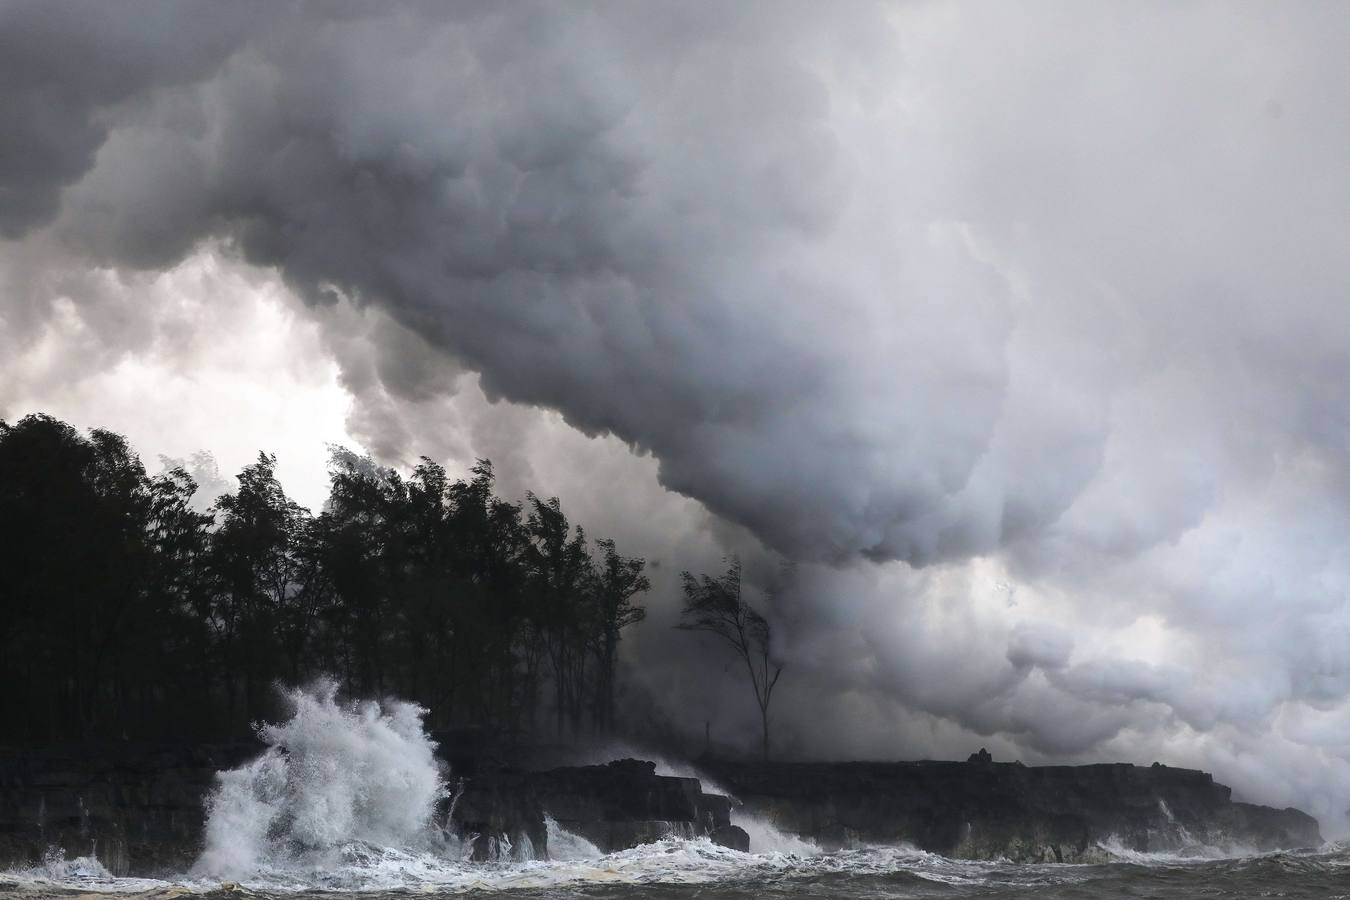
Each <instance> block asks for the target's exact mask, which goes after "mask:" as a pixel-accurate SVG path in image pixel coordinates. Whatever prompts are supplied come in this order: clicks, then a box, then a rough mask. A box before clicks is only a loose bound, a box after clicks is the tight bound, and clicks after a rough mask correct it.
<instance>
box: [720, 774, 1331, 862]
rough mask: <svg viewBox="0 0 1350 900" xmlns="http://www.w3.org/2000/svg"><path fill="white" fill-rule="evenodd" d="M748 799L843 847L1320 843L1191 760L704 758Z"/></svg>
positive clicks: (1044, 854)
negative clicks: (1179, 763) (1182, 764)
mask: <svg viewBox="0 0 1350 900" xmlns="http://www.w3.org/2000/svg"><path fill="white" fill-rule="evenodd" d="M702 765H703V767H704V769H705V770H707V771H708V774H709V775H711V776H713V777H714V778H716V779H717V780H718V782H719V783H721V784H724V785H726V786H727V787H728V788H730V789H731V790H732V792H733V793H735V795H736V797H737V798H738V799H739V800H741V801H742V802H743V803H744V804H745V806H746V809H747V810H749V811H750V812H752V813H756V814H758V815H762V816H764V817H766V818H768V819H769V820H770V821H772V822H773V823H774V825H775V826H776V827H778V828H780V829H782V830H784V831H788V832H792V833H794V834H798V835H802V836H804V837H808V838H810V839H812V840H814V841H816V842H817V843H819V844H821V845H822V846H824V847H826V848H827V849H829V848H839V847H845V846H850V845H853V844H856V843H859V842H867V843H873V842H875V843H897V842H907V843H911V844H914V845H915V846H918V847H920V848H921V849H924V850H929V851H932V852H935V853H941V854H944V855H947V856H956V857H966V858H976V859H990V858H997V857H1006V858H1008V859H1011V860H1014V861H1021V862H1080V861H1088V860H1092V859H1095V858H1097V857H1099V856H1100V855H1101V851H1100V849H1099V845H1100V844H1101V843H1104V842H1106V841H1109V840H1111V839H1115V840H1117V841H1119V843H1120V844H1122V845H1123V846H1125V847H1128V848H1130V849H1134V850H1140V851H1157V850H1177V849H1180V848H1182V847H1183V846H1185V845H1186V844H1188V843H1203V844H1214V845H1222V844H1235V845H1238V846H1244V847H1254V848H1256V849H1258V850H1272V849H1277V848H1292V847H1306V846H1317V845H1318V844H1320V843H1321V835H1320V834H1319V833H1318V828H1317V822H1316V820H1315V819H1313V818H1312V817H1311V816H1308V815H1306V814H1304V813H1302V812H1299V811H1298V810H1294V809H1288V810H1273V809H1268V808H1266V807H1260V806H1252V805H1249V804H1245V803H1233V802H1232V801H1231V799H1230V796H1229V795H1230V792H1229V789H1228V788H1227V787H1224V786H1223V785H1221V784H1216V783H1215V782H1214V780H1213V778H1212V777H1211V776H1210V775H1208V774H1206V773H1204V772H1197V771H1194V770H1190V769H1175V768H1169V767H1165V766H1160V767H1157V768H1140V767H1136V766H1132V765H1124V764H1111V765H1093V766H1043V767H1028V766H1020V765H1014V764H1011V763H994V762H992V761H987V760H984V759H982V758H981V757H980V755H979V754H976V755H975V757H973V759H972V761H971V762H966V763H955V762H897V763H719V762H715V761H704V762H703V763H702Z"/></svg>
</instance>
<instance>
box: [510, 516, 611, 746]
mask: <svg viewBox="0 0 1350 900" xmlns="http://www.w3.org/2000/svg"><path fill="white" fill-rule="evenodd" d="M527 499H528V501H529V504H530V514H529V518H528V519H527V520H526V522H525V530H526V533H527V534H528V535H529V537H530V544H529V549H528V551H527V557H526V558H527V560H528V564H529V566H530V576H531V582H532V584H533V587H534V591H533V594H534V598H535V604H536V605H535V614H536V616H537V619H536V622H537V624H538V626H539V630H540V632H541V634H542V636H543V641H544V648H545V650H546V652H547V653H548V657H549V662H550V664H551V667H552V670H553V692H554V707H555V708H554V714H555V716H556V721H557V732H558V734H559V736H561V735H562V733H563V726H564V723H570V725H571V727H572V730H573V731H574V732H575V731H578V730H579V729H580V725H581V717H582V708H583V705H584V702H585V683H586V647H585V641H586V635H587V633H588V632H589V630H590V627H591V626H592V625H593V623H594V618H593V617H594V612H595V610H594V609H593V608H592V606H591V603H590V601H591V599H593V598H592V592H591V590H590V587H591V584H592V579H593V578H594V568H593V566H592V563H591V557H590V553H589V552H588V551H587V549H586V533H585V532H584V531H583V530H582V529H581V527H580V526H578V527H577V529H576V531H575V533H573V532H572V530H571V527H570V526H569V524H568V522H567V516H565V515H563V511H562V504H561V503H560V502H559V500H558V498H557V497H551V498H549V499H548V500H541V499H539V498H538V497H536V496H535V495H534V494H529V495H527Z"/></svg>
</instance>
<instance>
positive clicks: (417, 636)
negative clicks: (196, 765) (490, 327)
mask: <svg viewBox="0 0 1350 900" xmlns="http://www.w3.org/2000/svg"><path fill="white" fill-rule="evenodd" d="M330 474H331V483H332V487H331V492H330V494H329V498H328V501H327V502H326V503H325V505H324V509H323V510H322V511H321V512H319V513H318V514H312V513H311V512H310V511H309V510H307V509H305V508H303V507H301V506H299V505H298V504H296V503H295V502H294V501H292V500H290V499H289V498H288V497H287V496H286V493H285V491H284V490H282V487H281V484H280V482H279V481H278V480H277V478H276V458H275V457H273V456H269V455H267V454H260V455H259V456H258V460H257V461H256V462H255V463H253V464H252V465H250V466H248V467H246V468H245V469H244V470H243V471H242V472H241V473H240V474H239V476H238V480H239V487H238V489H237V490H236V491H235V492H234V493H230V494H225V495H223V496H221V497H220V498H219V499H217V500H216V502H215V504H214V505H213V506H212V507H211V508H210V509H209V510H208V511H207V512H205V513H203V512H198V511H196V510H194V508H193V506H192V503H191V501H192V497H193V494H194V493H195V491H196V485H195V484H194V482H193V480H192V478H191V477H190V476H189V475H188V474H187V473H186V472H184V471H183V470H182V469H174V470H171V471H169V472H167V473H165V474H162V475H157V476H151V475H148V474H147V473H146V471H145V468H144V466H142V464H141V462H140V460H139V459H138V458H137V456H136V455H135V453H133V452H132V451H131V449H130V448H129V447H128V446H127V442H126V440H125V439H123V438H122V437H120V436H118V435H116V434H112V433H111V432H107V431H101V430H94V431H91V432H90V433H89V434H88V436H84V435H81V434H80V433H78V432H77V431H76V430H75V429H74V428H72V427H71V426H69V425H67V424H65V423H64V422H60V421H58V420H56V419H53V418H51V417H48V416H42V415H33V416H28V417H27V418H25V419H23V420H22V421H20V422H18V423H17V424H14V425H6V424H5V423H3V422H0V610H2V611H3V614H2V615H0V683H2V684H4V686H5V689H4V690H3V691H0V722H3V723H5V724H4V730H3V731H2V732H0V742H4V743H28V742H47V741H62V740H78V739H91V738H101V739H106V738H133V739H139V738H161V737H175V738H177V737H183V738H194V737H222V736H228V735H236V734H239V733H241V732H244V731H246V730H247V729H248V727H249V725H250V723H252V722H255V721H257V720H259V719H262V718H265V717H267V716H270V715H272V714H274V713H275V710H274V709H273V706H272V704H273V703H274V702H275V692H274V691H273V690H272V688H273V685H275V684H276V683H278V682H285V683H299V682H303V681H306V680H308V679H311V678H313V677H315V676H318V675H320V674H324V675H329V676H332V677H335V678H337V679H339V681H340V682H341V683H342V685H343V686H344V687H345V688H346V689H347V691H348V692H349V693H351V694H353V695H362V696H383V695H388V694H392V695H397V696H400V697H403V698H408V699H412V700H415V701H417V702H419V703H421V704H422V705H423V706H426V707H427V708H428V709H429V710H431V716H430V719H429V724H430V725H431V726H432V727H436V728H462V727H474V728H480V729H483V730H484V731H487V732H489V733H493V734H499V735H514V736H521V735H525V734H528V733H531V732H534V731H537V730H545V729H547V730H549V731H551V732H553V733H555V734H559V735H561V734H573V735H575V734H578V733H583V732H591V733H608V732H611V731H612V730H613V729H614V728H615V725H616V723H615V719H614V716H615V713H614V710H615V691H616V667H617V664H618V655H617V647H618V643H619V638H620V634H621V632H622V631H623V629H624V628H626V627H627V626H629V625H632V624H634V623H636V622H639V621H641V620H642V618H643V615H644V613H645V610H643V609H642V607H640V606H639V605H637V598H638V596H639V595H640V594H642V593H643V592H645V591H646V590H647V589H648V587H649V583H648V581H647V578H646V577H645V576H644V575H643V569H644V566H645V564H644V562H643V560H641V559H630V558H627V557H624V556H621V555H620V554H619V552H618V550H617V549H616V547H615V545H614V542H613V541H599V542H597V544H596V545H595V549H596V550H598V556H592V548H591V546H590V545H589V544H588V543H587V540H586V536H585V534H584V533H583V531H582V530H581V529H580V528H579V527H578V528H574V527H573V526H572V525H571V524H570V523H569V522H568V520H567V518H566V516H565V515H564V514H563V511H562V506H561V504H560V503H559V502H558V500H557V499H556V498H553V499H549V500H541V499H540V498H538V497H535V496H533V495H530V496H529V498H528V502H527V504H526V505H525V506H522V505H521V504H515V503H510V502H507V501H506V500H503V499H501V498H500V497H497V496H496V495H495V494H494V492H493V488H494V485H493V473H492V466H491V464H490V463H488V462H487V461H486V460H480V461H479V463H478V465H477V466H475V467H474V468H473V470H472V471H471V473H470V478H469V479H467V480H458V481H451V480H450V478H449V476H448V475H447V474H446V472H445V470H444V469H443V468H442V467H441V466H439V465H437V464H436V463H434V462H432V461H431V460H428V459H423V460H422V462H421V464H420V465H418V466H417V468H416V469H415V470H414V471H413V472H412V474H411V476H410V477H408V478H404V477H402V476H400V475H399V474H398V473H397V472H395V471H394V470H391V469H384V468H380V467H378V466H376V465H375V464H373V463H372V462H371V461H370V460H369V459H366V458H363V457H358V456H356V455H355V454H353V453H351V452H349V451H346V450H342V449H337V450H335V451H334V453H333V463H332V468H331V473H330Z"/></svg>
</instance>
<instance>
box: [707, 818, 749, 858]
mask: <svg viewBox="0 0 1350 900" xmlns="http://www.w3.org/2000/svg"><path fill="white" fill-rule="evenodd" d="M708 837H710V838H712V842H713V843H714V844H721V845H722V846H723V847H730V848H731V849H732V850H739V851H741V852H742V853H749V852H750V835H748V834H746V833H745V829H744V828H742V827H740V826H739V825H723V826H722V827H721V828H717V829H715V830H714V831H713V833H712V834H710V835H708Z"/></svg>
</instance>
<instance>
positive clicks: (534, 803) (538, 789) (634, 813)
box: [452, 759, 731, 855]
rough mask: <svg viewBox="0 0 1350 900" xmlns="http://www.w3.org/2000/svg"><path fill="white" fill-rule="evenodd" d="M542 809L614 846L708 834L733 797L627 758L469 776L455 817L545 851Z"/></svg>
mask: <svg viewBox="0 0 1350 900" xmlns="http://www.w3.org/2000/svg"><path fill="white" fill-rule="evenodd" d="M545 814H547V815H550V816H552V817H553V819H554V820H555V821H556V822H557V823H558V824H559V825H561V826H562V827H563V828H565V829H567V830H568V831H570V832H572V833H573V834H577V835H580V836H581V837H584V838H585V839H586V840H588V841H590V842H591V843H593V844H595V845H596V846H597V847H599V848H600V849H601V850H603V851H605V852H610V851H614V850H623V849H627V848H629V847H636V846H637V845H638V844H645V843H650V842H652V841H656V840H660V839H661V838H664V837H670V836H681V837H696V836H700V835H707V834H711V833H712V832H713V831H715V830H716V829H718V828H724V827H726V826H729V825H730V824H731V819H730V814H731V801H729V800H728V799H727V798H726V797H721V796H717V795H711V794H704V793H703V792H702V790H701V788H700V786H699V782H698V779H696V778H676V777H671V776H665V775H657V774H656V764H655V763H651V762H643V761H640V760H636V759H623V760H617V761H615V762H611V763H608V764H606V765H603V766H573V767H565V768H558V769H550V770H548V771H544V772H520V771H512V770H500V771H495V772H493V771H487V772H482V773H480V774H478V775H475V776H474V777H473V778H470V779H468V780H467V783H466V784H465V787H464V792H463V794H462V796H461V797H460V798H459V800H458V802H456V804H455V807H454V813H453V816H452V818H453V820H454V822H455V823H456V825H457V826H458V827H459V828H460V830H461V831H462V832H463V833H465V834H470V833H478V834H480V835H482V834H494V835H495V834H506V835H507V836H508V838H509V839H510V840H511V842H512V844H513V845H518V844H519V842H520V838H521V837H522V836H524V837H526V838H528V839H529V842H530V845H531V846H532V847H533V848H534V849H535V851H536V853H539V854H540V855H543V852H546V848H547V836H546V834H545V828H544V815H545ZM486 851H487V848H486V845H485V846H484V848H483V850H482V852H486ZM479 853H480V850H479V848H477V847H476V848H475V855H479Z"/></svg>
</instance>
